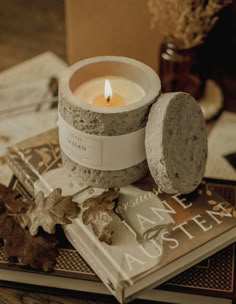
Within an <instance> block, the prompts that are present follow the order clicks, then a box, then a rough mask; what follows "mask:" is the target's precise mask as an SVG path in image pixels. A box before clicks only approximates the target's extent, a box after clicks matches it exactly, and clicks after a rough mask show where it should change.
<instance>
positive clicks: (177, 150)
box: [145, 92, 207, 193]
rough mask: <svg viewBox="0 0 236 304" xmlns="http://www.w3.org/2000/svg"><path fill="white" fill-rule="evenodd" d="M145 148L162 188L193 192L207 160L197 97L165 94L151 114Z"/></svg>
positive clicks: (167, 190) (202, 120)
mask: <svg viewBox="0 0 236 304" xmlns="http://www.w3.org/2000/svg"><path fill="white" fill-rule="evenodd" d="M145 147H146V154H147V161H148V165H149V169H150V172H151V175H152V177H153V178H154V180H155V182H156V184H157V185H158V187H159V190H160V191H163V192H167V193H178V192H180V193H189V192H192V191H193V190H194V189H195V188H196V187H197V186H198V185H199V184H200V182H201V180H202V177H203V175H204V171H205V165H206V159H207V133H206V126H205V121H204V118H203V115H202V112H201V109H200V107H199V106H198V104H197V102H196V100H195V99H194V98H193V97H192V96H190V95H189V94H187V93H183V92H177V93H166V94H162V95H161V96H160V97H159V98H158V100H157V102H156V103H155V104H154V105H153V106H152V108H151V111H150V113H149V117H148V122H147V126H146V136H145Z"/></svg>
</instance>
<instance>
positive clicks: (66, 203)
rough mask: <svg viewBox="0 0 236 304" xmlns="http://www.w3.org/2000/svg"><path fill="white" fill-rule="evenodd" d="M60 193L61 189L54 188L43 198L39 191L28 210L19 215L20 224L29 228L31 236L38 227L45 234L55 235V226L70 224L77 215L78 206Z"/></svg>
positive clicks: (70, 198) (36, 231) (35, 232)
mask: <svg viewBox="0 0 236 304" xmlns="http://www.w3.org/2000/svg"><path fill="white" fill-rule="evenodd" d="M61 193H62V191H61V189H59V188H56V189H55V190H53V191H52V192H51V193H50V194H49V195H48V196H47V197H45V196H44V194H43V192H42V191H39V192H38V194H37V195H36V197H35V201H33V202H32V204H31V205H30V206H29V208H28V210H27V211H26V212H25V213H22V214H21V216H20V223H21V224H22V226H23V227H24V228H25V227H28V228H29V231H30V233H31V235H33V236H34V235H36V234H37V233H38V230H39V227H42V228H43V230H44V231H45V232H47V233H55V229H56V224H61V225H66V224H70V223H71V219H73V218H75V217H76V216H77V215H78V213H79V212H80V207H79V206H78V204H77V203H75V202H73V201H72V197H71V196H66V197H64V196H62V195H61Z"/></svg>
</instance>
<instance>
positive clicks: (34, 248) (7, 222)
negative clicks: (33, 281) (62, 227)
mask: <svg viewBox="0 0 236 304" xmlns="http://www.w3.org/2000/svg"><path fill="white" fill-rule="evenodd" d="M17 204H18V205H19V208H17ZM25 206H26V203H25V202H24V199H23V197H22V196H21V195H20V194H19V193H17V192H16V191H12V190H10V189H9V188H6V187H5V186H3V185H0V239H3V243H4V245H3V248H4V251H5V254H6V256H7V257H8V258H9V259H12V258H14V259H15V258H16V259H17V260H18V261H19V262H20V263H21V264H23V265H29V266H31V267H32V268H35V269H40V270H43V271H51V270H53V267H54V265H55V263H56V257H57V256H58V250H57V248H56V246H57V239H56V238H55V237H54V236H51V235H50V236H49V235H47V234H45V233H40V235H38V236H36V237H33V236H31V235H30V233H29V231H28V230H24V229H23V228H22V227H21V226H20V224H19V223H18V217H19V212H22V210H23V209H22V208H25ZM24 211H25V209H24Z"/></svg>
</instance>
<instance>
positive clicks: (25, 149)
mask: <svg viewBox="0 0 236 304" xmlns="http://www.w3.org/2000/svg"><path fill="white" fill-rule="evenodd" d="M7 158H8V162H9V165H10V167H11V168H12V170H13V172H14V173H15V175H16V176H17V177H18V179H19V180H20V181H21V183H22V184H23V185H24V186H25V187H26V188H27V190H28V191H29V192H30V193H31V194H32V195H33V196H34V195H35V194H36V193H37V192H38V191H39V190H42V191H43V192H44V193H45V194H48V193H49V192H51V191H52V190H53V189H54V188H56V187H60V188H61V189H62V190H63V194H64V195H73V200H74V201H76V202H78V204H79V205H80V207H81V209H82V212H81V213H80V214H79V216H78V217H77V218H76V219H75V220H73V222H72V224H70V225H67V226H66V228H65V229H64V232H65V234H66V236H67V238H68V240H69V241H70V242H71V244H72V245H73V247H74V248H75V249H76V250H77V251H78V252H79V253H80V255H81V256H82V257H83V259H84V260H85V261H86V262H87V263H88V265H89V266H90V267H91V268H92V269H93V270H94V272H95V273H96V274H97V276H98V277H99V278H100V279H101V280H102V282H103V283H104V284H105V285H106V287H107V288H108V289H109V291H110V292H111V293H112V294H113V295H114V296H115V297H116V298H117V300H118V301H119V302H121V303H124V302H127V301H129V300H132V299H133V298H135V297H137V295H138V294H139V292H141V291H143V290H145V289H151V288H153V287H155V286H158V285H160V284H162V283H163V282H165V281H167V280H169V279H170V278H171V277H174V276H175V275H177V274H179V273H180V272H182V271H184V270H186V269H187V268H189V267H191V266H193V265H194V264H196V263H198V262H200V261H201V260H203V259H205V258H206V257H208V256H210V255H212V254H213V253H215V252H216V251H219V250H220V249H222V248H224V247H226V246H228V245H229V244H231V243H233V242H234V241H235V240H236V212H235V209H234V207H233V206H232V205H231V204H230V203H228V202H227V201H225V200H224V199H223V198H221V197H220V196H219V195H218V194H217V193H216V192H215V191H214V190H213V189H212V187H211V186H210V185H208V184H207V183H206V182H203V183H202V184H201V185H200V187H199V188H198V189H196V191H194V192H193V193H191V194H188V195H181V194H179V195H175V196H170V195H167V194H164V193H158V190H157V189H156V186H155V183H153V181H152V179H151V178H150V177H149V176H147V177H145V178H144V179H142V180H140V181H139V182H137V183H135V184H133V185H129V186H126V187H123V188H121V189H119V198H118V200H117V201H116V206H115V208H114V212H110V217H108V218H107V217H106V216H105V217H104V216H103V215H104V214H103V213H101V214H99V216H97V215H95V216H93V215H92V218H93V221H94V222H93V223H92V224H91V221H90V222H89V223H84V222H85V221H84V217H83V215H84V214H85V213H86V211H87V210H88V206H89V204H85V203H84V202H86V201H87V202H88V201H89V202H90V206H91V201H94V199H95V200H96V198H97V197H101V195H104V192H105V191H106V190H107V189H98V188H92V187H87V186H86V185H83V184H80V183H79V182H77V181H76V180H75V179H74V178H73V175H71V174H69V173H66V172H65V171H64V169H63V167H62V165H61V159H60V148H59V145H58V134H57V129H53V130H50V131H48V132H46V133H42V134H40V135H38V136H35V137H33V138H30V139H28V140H25V141H23V142H20V143H18V144H16V145H14V146H11V147H10V148H9V149H8V155H7ZM100 215H101V217H100ZM107 219H108V220H109V227H110V228H111V230H112V231H113V234H112V244H107V243H106V242H103V241H100V240H99V239H98V237H97V236H96V235H95V233H94V231H95V230H99V229H100V228H101V226H102V225H103V224H104V222H105V223H106V220H107ZM94 223H95V224H96V225H95V226H96V229H94Z"/></svg>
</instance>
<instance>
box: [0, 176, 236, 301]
mask: <svg viewBox="0 0 236 304" xmlns="http://www.w3.org/2000/svg"><path fill="white" fill-rule="evenodd" d="M209 186H210V187H211V188H214V191H216V192H218V193H220V194H221V195H223V196H224V198H225V199H227V200H228V201H230V202H231V203H232V204H234V205H235V203H236V183H231V184H229V183H225V182H220V181H209ZM11 187H12V188H14V189H16V190H17V191H18V192H20V193H21V194H22V195H23V196H26V197H27V196H28V193H27V191H26V190H25V189H24V187H23V186H22V185H21V184H20V183H19V182H18V181H17V180H16V178H13V179H12V181H11ZM235 258H236V257H235V245H230V246H228V247H227V248H224V249H223V250H222V251H220V252H218V253H216V254H214V255H213V256H211V257H209V258H207V259H205V260H204V261H202V262H201V263H199V264H197V265H196V266H193V267H191V268H190V269H188V270H186V271H185V272H183V273H181V274H179V275H177V276H176V277H174V278H172V279H171V280H169V281H167V282H166V283H164V284H162V285H161V286H159V287H157V288H155V289H152V290H150V291H148V292H146V293H143V294H141V295H140V296H139V299H142V301H143V300H153V301H162V302H168V303H179V304H189V303H190V302H191V303H192V304H194V303H196V304H198V303H199V302H200V301H202V302H203V303H208V304H211V303H212V304H227V303H232V299H235V298H236V293H235V271H234V265H235ZM0 280H1V281H0V285H1V286H10V287H12V286H14V287H19V288H20V289H27V290H34V291H36V290H37V288H38V287H39V286H40V290H41V291H42V290H43V291H45V292H50V293H52V294H62V295H65V294H68V295H70V296H71V295H72V294H74V295H76V296H78V297H86V295H88V294H89V299H90V300H92V299H96V300H97V299H98V297H99V294H100V295H101V297H103V298H104V296H105V295H107V294H108V293H109V292H108V290H107V289H106V287H105V286H104V285H103V284H102V282H101V281H100V280H99V278H98V277H97V276H96V275H95V273H94V272H93V270H92V269H91V268H90V267H89V266H88V265H87V263H86V262H85V261H84V260H83V259H82V257H81V256H80V255H79V253H78V252H77V251H76V250H75V249H74V248H73V247H72V246H71V245H70V244H69V243H68V242H67V241H66V240H65V239H63V241H61V242H60V248H59V257H58V259H57V263H56V266H55V268H54V271H53V272H51V273H43V272H40V271H36V270H33V269H31V268H29V267H25V266H22V265H21V264H20V263H15V262H14V263H12V262H10V261H9V260H8V259H7V257H6V256H5V253H4V251H3V250H2V248H0ZM81 292H82V293H81ZM107 303H110V302H108V301H107ZM111 303H113V301H112V299H111Z"/></svg>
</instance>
